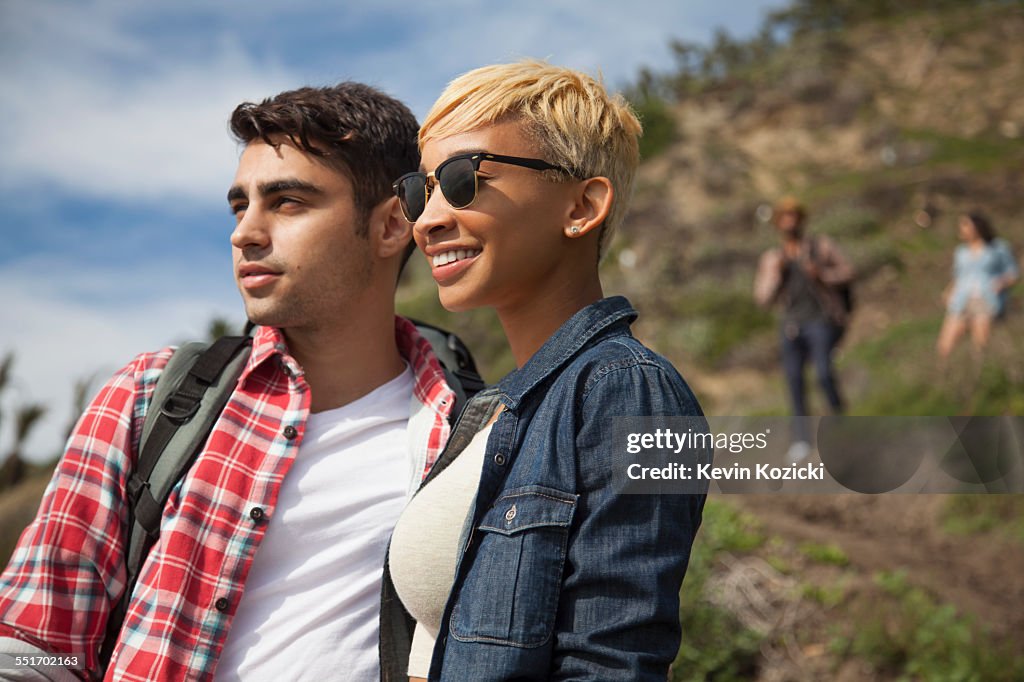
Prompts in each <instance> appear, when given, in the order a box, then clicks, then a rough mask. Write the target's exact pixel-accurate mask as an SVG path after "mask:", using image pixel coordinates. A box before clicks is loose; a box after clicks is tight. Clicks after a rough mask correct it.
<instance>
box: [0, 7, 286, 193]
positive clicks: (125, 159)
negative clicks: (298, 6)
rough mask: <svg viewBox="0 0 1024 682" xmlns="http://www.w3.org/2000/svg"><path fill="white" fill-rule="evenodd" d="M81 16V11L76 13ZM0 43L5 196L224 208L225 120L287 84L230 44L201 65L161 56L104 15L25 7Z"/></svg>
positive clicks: (279, 71)
mask: <svg viewBox="0 0 1024 682" xmlns="http://www.w3.org/2000/svg"><path fill="white" fill-rule="evenodd" d="M87 9H88V8H87ZM19 10H20V11H19V12H17V13H16V12H13V11H11V10H10V9H8V10H7V11H6V12H5V15H4V19H5V20H6V19H7V18H8V17H10V18H12V19H17V21H14V22H12V24H10V25H8V26H7V27H6V28H5V29H4V31H3V37H4V38H6V39H8V40H9V41H10V43H9V45H8V47H7V48H6V49H5V51H14V50H18V51H20V52H21V54H19V55H18V56H17V58H16V59H14V62H13V64H11V63H9V65H8V66H7V67H5V68H4V69H3V70H2V71H0V90H2V91H3V92H4V98H3V100H2V103H0V115H2V116H3V117H4V121H5V125H4V126H3V128H2V130H0V144H2V146H3V149H4V154H3V157H2V159H0V170H2V171H3V172H2V174H0V175H2V177H3V178H4V180H3V187H4V189H8V190H12V189H17V188H19V187H30V186H33V185H47V186H56V187H57V188H58V189H60V190H63V191H65V192H69V193H73V194H77V195H80V196H81V195H84V196H89V197H94V198H101V199H112V200H116V201H129V200H131V201H137V200H140V199H153V198H170V197H174V198H176V199H178V200H181V201H187V202H199V203H211V204H212V202H214V201H216V202H219V203H221V202H223V194H224V189H225V187H227V186H228V184H229V183H230V180H231V177H232V174H233V172H234V164H235V160H236V158H237V157H236V153H235V146H234V144H233V143H232V142H231V141H230V139H229V137H228V135H227V124H226V121H227V117H228V115H229V114H230V112H231V110H232V109H233V108H234V107H235V106H236V105H237V104H238V103H239V102H241V101H244V100H246V99H253V98H259V97H264V96H266V95H267V94H268V93H272V92H275V91H278V90H281V89H284V88H286V87H289V86H291V85H294V83H295V82H296V79H295V77H294V75H293V74H291V73H289V72H288V71H287V70H286V69H284V68H283V67H281V66H279V65H275V64H273V63H259V62H258V61H257V60H256V59H254V58H253V57H252V56H251V55H249V54H248V53H246V52H245V50H244V49H242V47H241V46H240V45H239V44H238V43H237V42H236V41H235V40H234V39H233V38H231V37H230V36H226V37H223V38H222V39H220V40H219V41H218V42H217V43H216V44H215V45H214V46H212V48H211V50H210V51H209V53H208V54H179V55H173V56H172V55H160V54H157V53H155V52H154V51H153V50H151V49H150V48H148V47H147V45H146V44H145V43H144V42H143V41H141V40H140V39H139V38H137V37H135V36H133V35H132V34H131V33H130V32H128V31H126V30H125V29H123V28H119V27H118V25H117V24H116V22H115V21H114V19H115V18H116V17H114V16H113V14H112V13H111V12H107V13H104V12H102V11H97V12H96V14H87V13H86V12H83V10H82V8H79V7H76V6H74V5H72V4H68V3H61V4H60V5H59V6H54V5H49V4H45V3H40V4H39V5H34V4H28V3H25V4H23V5H21V6H19Z"/></svg>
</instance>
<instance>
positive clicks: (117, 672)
mask: <svg viewBox="0 0 1024 682" xmlns="http://www.w3.org/2000/svg"><path fill="white" fill-rule="evenodd" d="M395 337H396V339H397V341H398V348H399V351H400V352H401V354H402V355H403V357H405V359H406V360H407V361H408V362H409V365H410V367H411V368H412V370H413V374H414V377H415V383H414V388H413V394H414V397H415V401H416V403H417V404H418V408H417V409H415V410H414V413H413V415H412V416H411V418H410V433H415V434H416V435H417V450H418V452H414V453H412V456H413V461H414V462H416V463H417V464H420V465H422V472H423V475H425V474H426V472H427V471H428V470H429V468H430V466H431V465H432V464H433V462H434V460H435V459H436V458H437V456H438V454H439V453H440V451H441V449H442V448H443V446H444V444H445V442H446V440H447V438H448V434H449V429H450V427H449V424H448V415H449V412H450V410H451V406H452V404H453V400H454V394H453V393H452V391H451V389H450V388H449V387H448V385H447V384H446V383H445V381H444V373H443V371H442V369H441V366H440V364H439V363H438V361H437V358H436V357H435V356H434V354H433V352H432V351H431V349H430V344H429V343H428V342H427V341H426V340H425V339H423V338H422V337H421V336H420V335H419V334H418V332H417V331H416V328H415V326H413V325H412V324H411V323H410V322H408V321H407V320H405V319H402V318H399V317H396V318H395ZM171 354H172V349H170V348H166V349H164V350H162V351H160V352H157V353H148V354H143V355H140V356H138V357H136V358H135V359H134V360H133V361H132V362H130V363H129V364H128V365H127V366H125V367H124V368H123V369H122V370H121V371H119V372H118V373H117V374H115V375H114V376H113V377H112V378H111V379H110V381H108V382H107V383H106V385H105V386H104V387H103V388H102V389H101V390H100V392H99V394H98V395H97V396H96V398H95V399H94V400H93V401H92V403H91V404H90V406H89V407H88V409H87V410H86V412H85V413H84V414H83V416H82V418H81V419H80V420H79V422H78V425H77V426H76V428H75V431H74V433H73V434H72V436H71V438H70V440H69V441H68V446H67V450H66V452H65V454H64V457H63V458H62V459H61V461H60V463H59V464H58V465H57V469H56V471H55V472H54V476H53V480H52V481H51V482H50V485H49V487H48V488H47V490H46V494H45V496H44V498H43V501H42V504H41V506H40V509H39V513H38V515H37V516H36V519H35V521H33V523H32V524H31V525H30V526H29V527H28V528H27V529H26V530H25V532H24V533H23V534H22V536H21V539H20V541H19V543H18V546H17V548H16V549H15V551H14V554H13V556H12V557H11V561H10V564H9V565H8V566H7V569H6V570H5V571H4V573H3V574H2V576H0V637H15V638H17V639H20V640H22V641H24V642H28V643H31V644H34V645H35V646H38V647H39V648H40V649H42V650H43V651H45V652H46V653H49V654H61V655H69V656H77V657H78V658H79V661H80V662H81V663H82V664H83V665H84V667H85V668H86V669H87V670H94V669H95V667H96V665H97V650H98V648H99V646H100V644H101V642H102V640H103V634H104V627H105V623H106V618H107V614H108V613H109V610H110V608H111V605H112V604H114V603H116V601H117V599H118V598H119V597H120V594H121V591H122V590H123V589H124V581H125V569H124V559H123V556H124V540H125V528H124V524H125V517H126V506H125V502H124V493H123V491H124V488H125V481H126V479H127V474H128V472H129V471H130V468H131V465H132V462H133V461H134V459H135V452H136V449H137V446H138V438H139V433H140V432H141V427H142V422H143V419H144V418H145V414H146V410H147V408H148V406H149V400H150V397H151V396H152V392H153V388H154V386H155V385H156V381H157V379H158V377H159V375H160V372H161V370H162V369H163V367H164V366H165V365H166V364H167V361H168V359H169V358H170V356H171ZM309 396H310V392H309V386H308V385H307V384H306V382H305V380H304V378H303V375H302V370H301V368H300V367H299V366H298V364H297V363H296V362H295V360H294V358H292V357H291V356H290V355H288V352H287V346H286V345H285V342H284V337H283V336H282V335H281V334H280V332H279V331H278V330H276V329H271V328H267V327H261V328H259V329H258V331H257V334H256V337H255V339H254V343H253V351H252V354H251V356H250V358H249V362H248V363H247V365H246V367H245V369H244V370H243V371H242V375H241V377H240V378H239V383H238V387H237V388H236V389H235V392H234V394H233V395H232V396H231V399H230V401H229V402H228V405H227V407H226V408H225V409H224V412H223V414H222V416H221V418H220V419H219V420H218V422H217V424H216V425H215V426H214V429H213V431H212V433H211V435H210V438H209V440H208V442H207V444H206V447H205V449H204V450H203V453H202V455H201V456H200V458H199V460H198V461H197V462H196V464H195V465H194V466H193V467H192V469H191V470H190V471H189V473H188V475H187V476H186V477H185V479H184V481H183V482H182V483H181V484H179V485H178V486H177V487H176V488H175V490H174V491H172V493H171V497H170V499H169V500H168V503H167V507H166V508H165V509H164V516H163V520H162V522H161V535H160V539H159V541H158V543H157V544H156V546H154V548H153V550H152V552H151V553H150V555H149V559H148V560H147V562H146V565H145V567H144V568H143V570H142V574H141V576H140V579H139V584H138V587H137V589H136V593H135V596H134V598H133V599H132V604H131V607H130V608H129V610H128V614H127V616H126V618H125V625H124V628H123V629H122V632H121V639H120V641H119V642H118V645H117V649H116V651H115V653H114V658H113V660H112V661H111V665H110V668H109V669H108V671H107V679H122V680H151V679H189V680H210V679H212V678H213V670H214V667H215V663H216V661H217V658H218V656H219V654H220V651H221V648H222V646H223V644H224V641H225V638H226V636H227V632H228V629H229V627H230V625H231V619H232V616H233V614H234V611H235V609H236V607H237V604H238V600H239V597H240V595H241V593H242V588H243V586H244V585H245V580H246V577H247V576H248V573H249V569H250V567H251V565H252V560H253V557H254V556H255V554H256V550H257V549H258V547H259V545H260V541H261V540H262V539H263V536H264V533H265V531H266V527H267V521H268V520H269V519H272V518H273V515H274V510H275V505H276V503H277V496H278V491H279V490H280V487H281V483H282V481H283V480H284V477H285V475H286V474H287V473H288V470H289V468H290V467H291V464H292V461H293V460H294V457H295V454H296V453H297V451H298V447H299V443H300V442H301V441H302V435H303V432H304V428H305V423H306V418H307V416H308V414H309ZM256 509H259V510H260V511H259V512H255V510H256ZM254 512H255V513H254ZM80 672H81V671H80Z"/></svg>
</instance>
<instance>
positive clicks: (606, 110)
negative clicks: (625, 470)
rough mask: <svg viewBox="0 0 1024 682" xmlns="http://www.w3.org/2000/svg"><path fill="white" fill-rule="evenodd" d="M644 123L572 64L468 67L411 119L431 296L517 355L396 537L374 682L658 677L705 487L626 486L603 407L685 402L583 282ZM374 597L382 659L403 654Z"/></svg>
mask: <svg viewBox="0 0 1024 682" xmlns="http://www.w3.org/2000/svg"><path fill="white" fill-rule="evenodd" d="M639 134H640V124H639V122H638V121H637V119H636V116H635V115H634V114H633V112H632V111H631V110H630V109H629V107H628V105H627V104H626V103H625V102H624V101H623V100H622V99H621V98H620V97H612V96H610V95H609V94H608V93H607V91H606V90H605V88H604V86H603V85H602V84H600V83H599V82H597V81H595V80H594V79H592V78H590V77H588V76H586V75H584V74H582V73H579V72H576V71H572V70H569V69H563V68H558V67H554V66H550V65H548V64H545V63H541V62H533V61H528V62H522V63H517V64H506V65H499V66H489V67H484V68H481V69H477V70H475V71H472V72H470V73H467V74H465V75H463V76H461V77H459V78H457V79H456V80H455V81H453V82H452V83H451V84H450V85H449V86H448V88H447V89H446V90H445V92H444V93H443V94H442V95H441V97H440V99H439V100H438V101H437V102H436V103H435V104H434V107H433V109H432V110H431V111H430V113H429V114H428V115H427V118H426V121H425V122H424V124H423V127H422V128H421V130H420V138H419V141H420V147H421V150H422V153H423V164H422V168H424V169H426V170H428V171H429V172H425V173H424V172H420V173H411V174H408V175H406V176H403V177H402V178H400V179H399V180H398V182H396V183H395V189H396V192H397V194H398V197H399V199H400V201H401V203H402V207H403V210H404V211H405V214H406V217H407V218H408V219H409V220H410V221H411V222H414V223H415V226H414V235H415V239H416V243H417V245H418V246H419V247H420V249H421V250H422V251H423V252H424V254H425V255H426V257H427V260H428V261H429V263H430V266H431V272H432V274H433V276H434V279H435V280H436V281H437V284H438V288H439V292H440V299H441V303H442V304H443V305H444V306H445V307H446V308H448V309H449V310H453V311H462V310H470V309H473V308H478V307H481V306H490V307H493V308H494V309H495V310H496V311H497V314H498V317H499V319H500V321H501V324H502V327H503V328H504V330H505V334H506V335H507V337H508V342H509V345H510V347H511V349H512V354H513V356H514V358H515V361H516V366H517V368H516V370H515V371H513V372H512V373H511V374H509V375H508V376H506V377H505V378H504V379H502V380H501V381H500V382H499V383H498V385H497V386H496V387H495V388H494V389H491V390H489V391H485V392H483V393H481V394H479V395H478V396H477V398H476V399H474V401H473V402H471V403H470V404H469V405H468V406H467V408H466V411H465V412H464V413H463V417H462V419H461V421H460V423H459V425H458V426H457V428H456V430H455V432H454V433H453V434H452V437H451V439H450V440H449V444H448V448H447V449H446V451H445V453H443V454H442V456H441V458H440V460H439V463H438V464H437V465H435V467H434V470H432V471H431V475H430V476H429V477H428V479H427V483H426V484H425V485H424V487H423V488H422V489H421V490H420V492H419V493H418V494H417V496H416V497H415V498H413V500H412V502H411V503H410V505H409V507H408V508H407V509H406V511H405V513H404V514H403V516H402V518H401V520H400V521H399V524H398V526H397V527H396V529H395V533H394V536H393V538H392V543H391V549H390V555H389V557H390V558H389V568H388V569H387V571H386V575H388V571H389V572H390V576H392V577H393V579H394V588H395V589H396V590H397V594H398V596H399V597H400V598H401V603H402V605H404V608H405V609H407V610H408V611H409V612H410V613H411V614H412V615H413V616H414V617H415V619H416V620H417V621H418V622H417V625H416V630H415V635H414V641H413V642H412V654H411V657H410V660H409V667H408V669H407V671H406V670H401V671H397V672H394V671H385V673H384V679H403V675H404V674H405V673H406V672H407V673H408V675H409V676H410V677H411V678H412V679H414V680H416V679H422V678H429V679H431V680H438V679H444V680H459V681H462V680H474V681H475V682H476V681H481V680H510V679H516V680H548V679H569V678H571V679H583V678H586V679H600V680H606V681H612V680H631V681H634V680H648V679H649V680H659V682H663V681H664V680H665V679H666V675H667V670H668V667H669V664H670V663H671V661H672V660H673V659H674V657H675V655H676V652H677V650H678V648H679V641H680V629H679V588H680V584H681V583H682V580H683V576H684V574H685V571H686V565H687V562H688V559H689V553H690V547H691V544H692V542H693V538H694V535H695V534H696V532H697V528H698V526H699V524H700V520H701V512H702V509H703V505H704V495H703V494H700V493H697V494H688V495H653V494H646V495H644V494H638V495H632V494H628V495H627V494H622V493H621V492H620V491H619V489H617V487H616V484H615V482H614V480H613V479H614V474H615V470H616V467H617V466H619V465H621V460H619V459H617V457H621V454H622V453H621V452H616V448H615V444H614V442H613V437H612V423H613V421H612V420H613V418H615V417H629V416H691V417H696V418H699V419H701V421H702V413H701V410H700V406H699V405H698V403H697V400H696V399H695V398H694V396H693V394H692V393H691V391H690V389H689V387H688V386H687V385H686V383H685V382H684V381H683V379H682V377H680V376H679V374H678V372H676V370H675V369H674V368H673V367H672V365H671V364H669V362H668V361H667V360H665V359H664V358H663V357H661V356H659V355H657V354H655V353H653V352H652V351H650V350H649V349H647V348H646V347H644V346H643V345H642V344H641V343H640V342H639V341H637V340H636V339H635V338H634V337H633V336H632V334H631V333H630V325H631V323H632V322H633V320H634V319H636V315H637V314H636V311H635V310H633V308H632V306H631V305H630V304H629V302H628V301H627V300H626V299H625V298H622V297H612V298H605V297H604V294H603V291H602V288H601V282H600V280H599V278H598V261H599V258H600V256H601V254H602V253H603V251H604V250H605V247H606V245H607V244H608V241H609V239H610V238H611V235H612V233H613V232H614V230H615V228H616V227H617V226H618V225H619V224H620V223H621V222H622V216H623V214H624V213H625V210H626V204H627V200H628V198H629V195H630V190H631V186H632V183H633V176H634V174H635V172H636V168H637V165H638V163H639V155H638V151H637V139H638V136H639ZM620 445H621V444H620ZM456 455H458V457H457V458H455V456H456ZM681 457H683V458H684V461H686V454H685V453H684V455H682V456H681ZM704 461H706V459H705V460H704ZM687 464H688V465H691V466H692V465H695V464H696V461H687ZM704 490H705V491H706V487H705V488H704ZM390 590H391V583H390V582H386V583H385V593H384V601H383V609H382V615H381V632H382V640H381V647H382V649H381V651H382V660H383V659H384V658H389V659H390V658H394V657H395V653H396V651H397V650H398V649H400V648H401V646H402V645H401V643H397V644H396V638H397V639H401V638H402V635H401V628H400V627H399V625H400V624H401V623H400V621H401V618H400V617H396V616H395V615H394V614H395V613H396V604H397V601H396V600H395V599H394V597H393V594H392V593H391V592H390ZM389 676H390V677H389Z"/></svg>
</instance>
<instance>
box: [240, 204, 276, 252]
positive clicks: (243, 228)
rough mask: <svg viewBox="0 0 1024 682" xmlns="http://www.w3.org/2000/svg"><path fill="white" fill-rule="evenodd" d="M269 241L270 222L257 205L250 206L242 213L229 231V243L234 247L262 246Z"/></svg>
mask: <svg viewBox="0 0 1024 682" xmlns="http://www.w3.org/2000/svg"><path fill="white" fill-rule="evenodd" d="M269 243H270V222H269V220H267V216H266V213H265V212H264V211H262V210H260V209H259V207H254V206H250V207H248V208H247V209H246V210H245V212H244V213H243V214H242V217H241V218H240V219H239V220H238V222H237V223H236V224H235V229H234V231H233V232H232V233H231V245H232V246H234V247H235V248H236V249H244V248H246V247H253V246H256V247H264V246H266V245H267V244H269Z"/></svg>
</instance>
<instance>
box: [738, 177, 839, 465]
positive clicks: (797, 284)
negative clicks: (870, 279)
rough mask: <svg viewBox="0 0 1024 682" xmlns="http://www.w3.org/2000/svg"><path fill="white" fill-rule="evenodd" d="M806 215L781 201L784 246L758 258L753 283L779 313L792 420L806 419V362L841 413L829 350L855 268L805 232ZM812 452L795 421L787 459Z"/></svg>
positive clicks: (778, 214) (828, 243)
mask: <svg viewBox="0 0 1024 682" xmlns="http://www.w3.org/2000/svg"><path fill="white" fill-rule="evenodd" d="M806 221H807V210H806V208H805V207H804V206H803V204H801V203H800V202H799V201H797V200H796V199H795V198H793V197H784V198H782V199H781V200H779V202H778V203H777V204H776V205H775V207H774V209H773V211H772V222H773V223H774V224H775V228H776V230H777V232H778V235H779V237H780V239H781V240H782V244H781V245H780V246H779V247H777V248H773V249H769V250H768V251H766V252H765V253H764V254H762V255H761V260H760V262H759V263H758V267H757V276H756V277H755V279H754V298H755V299H756V300H757V302H758V304H760V305H762V306H770V305H778V307H779V308H780V309H781V325H780V336H781V341H782V368H783V371H784V373H785V375H786V386H787V388H788V392H789V401H790V406H791V409H792V412H793V415H794V416H797V417H803V416H806V415H807V402H806V391H805V386H804V365H806V364H807V361H808V360H810V361H811V363H812V364H813V365H814V369H815V372H816V373H817V376H818V383H819V385H820V386H821V390H822V393H824V395H825V399H826V400H827V401H828V405H829V408H831V411H832V413H833V414H840V413H841V412H842V411H843V399H842V393H841V392H840V390H839V381H838V377H837V376H836V373H835V369H834V367H833V363H832V351H833V349H835V347H836V344H837V343H838V342H839V339H840V337H841V336H842V334H843V331H844V329H845V327H846V324H847V322H848V315H849V304H848V302H847V301H845V300H844V295H843V287H848V286H849V284H850V282H851V281H852V280H853V268H852V267H851V266H850V263H849V262H848V261H847V260H846V258H845V257H844V256H843V254H842V252H841V251H840V250H839V248H838V247H837V246H836V245H835V243H834V242H833V241H832V240H831V239H829V238H828V237H826V236H824V235H815V236H809V235H807V234H806V233H805V229H804V227H805V224H806ZM810 452H811V446H810V443H809V434H808V433H807V432H806V430H805V427H804V422H803V420H800V419H797V420H796V430H795V433H794V437H793V444H792V446H791V447H790V449H789V459H790V460H791V461H793V462H799V461H801V460H803V459H805V458H806V457H807V456H808V455H809V454H810Z"/></svg>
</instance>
